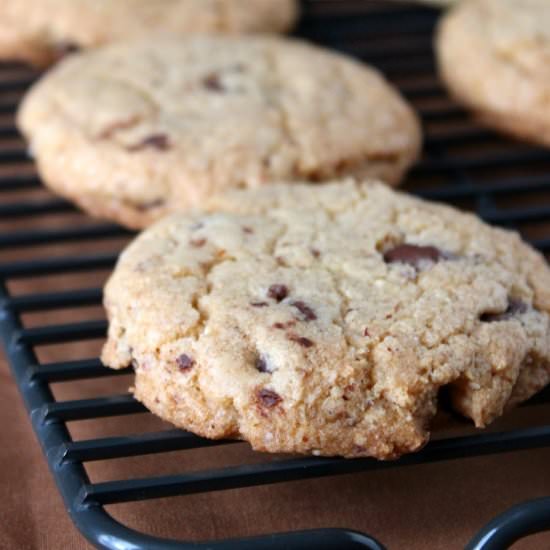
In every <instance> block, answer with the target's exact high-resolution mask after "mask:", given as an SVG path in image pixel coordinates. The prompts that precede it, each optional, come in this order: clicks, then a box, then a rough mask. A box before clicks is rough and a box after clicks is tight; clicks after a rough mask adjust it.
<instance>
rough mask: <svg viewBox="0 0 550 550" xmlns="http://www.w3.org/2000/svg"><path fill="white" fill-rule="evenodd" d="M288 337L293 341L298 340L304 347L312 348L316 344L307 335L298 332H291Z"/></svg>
mask: <svg viewBox="0 0 550 550" xmlns="http://www.w3.org/2000/svg"><path fill="white" fill-rule="evenodd" d="M288 339H289V340H290V341H291V342H296V343H297V344H300V346H302V347H303V348H311V347H312V346H314V345H315V344H314V343H313V342H312V341H311V340H310V339H309V338H306V337H305V336H298V334H289V335H288Z"/></svg>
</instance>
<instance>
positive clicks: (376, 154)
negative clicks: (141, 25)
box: [18, 37, 420, 227]
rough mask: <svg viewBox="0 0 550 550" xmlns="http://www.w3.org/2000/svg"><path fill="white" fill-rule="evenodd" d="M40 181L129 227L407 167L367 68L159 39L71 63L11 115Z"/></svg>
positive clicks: (403, 109) (280, 48) (389, 103)
mask: <svg viewBox="0 0 550 550" xmlns="http://www.w3.org/2000/svg"><path fill="white" fill-rule="evenodd" d="M18 123H19V127H20V128H21V130H22V131H23V132H24V134H25V135H26V137H27V138H28V140H29V142H30V147H31V150H32V152H33V153H34V155H35V157H36V160H37V162H38V167H39V170H40V173H41V175H42V177H43V179H44V180H45V181H46V183H47V184H49V185H50V186H51V187H52V189H54V190H55V191H56V192H58V193H59V194H61V195H64V196H66V197H68V198H70V199H72V200H74V201H75V202H77V203H78V204H80V205H81V206H82V207H83V208H85V209H87V210H88V211H89V212H91V213H92V214H95V215H98V216H103V217H108V218H112V219H114V220H117V221H119V222H120V223H123V224H125V225H128V226H131V227H144V226H146V225H148V224H149V223H151V222H152V221H153V220H156V219H157V218H159V217H160V216H161V215H163V214H166V213H167V212H171V211H174V210H178V209H182V208H186V207H189V206H198V205H200V204H201V203H202V202H204V200H205V199H206V198H207V197H209V196H210V195H211V194H213V193H214V192H218V191H221V190H223V189H225V188H228V187H229V188H230V187H257V186H260V185H263V184H265V183H269V182H271V181H274V180H283V179H284V180H289V181H290V180H295V179H303V180H309V181H319V180H323V179H327V178H331V177H335V176H339V175H342V174H350V173H351V174H367V175H370V176H376V177H380V178H382V179H384V180H386V181H388V182H390V183H397V182H398V181H399V180H400V179H401V176H402V175H403V173H404V171H405V170H406V168H407V167H408V166H409V165H410V164H411V162H412V161H413V160H414V159H415V158H416V157H417V155H418V152H419V148H420V129H419V124H418V121H417V118H416V116H415V115H414V113H413V112H412V110H411V109H410V108H409V107H408V105H407V104H406V103H405V102H404V101H403V99H402V98H401V97H400V96H399V94H398V93H397V91H395V90H394V89H393V88H392V87H391V86H390V85H389V84H388V83H387V82H386V81H385V80H384V79H383V77H382V76H381V75H380V74H379V73H378V72H376V71H374V70H373V69H370V68H368V67H366V66H364V65H361V64H360V63H358V62H356V61H353V60H351V59H348V58H346V57H343V56H341V55H339V54H335V53H331V52H328V51H326V50H323V49H320V48H317V47H314V46H309V45H307V44H304V43H300V42H296V41H291V40H287V39H282V38H227V37H198V38H197V37H196V38H191V39H179V38H159V39H149V40H144V41H138V42H134V43H132V44H124V45H123V44H120V45H114V46H110V47H108V48H105V49H102V50H101V51H100V50H96V51H94V52H89V53H86V54H83V55H76V56H73V57H72V58H71V59H67V60H66V61H65V62H63V63H61V64H60V65H59V66H57V67H56V68H55V69H53V71H52V72H51V73H50V74H49V75H47V76H46V77H45V78H44V79H43V80H42V81H41V82H40V83H38V85H37V86H36V87H35V88H34V89H33V90H32V91H31V92H30V94H29V95H28V97H27V98H26V99H25V101H24V102H23V105H22V107H21V110H20V112H19V115H18Z"/></svg>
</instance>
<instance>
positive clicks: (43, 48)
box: [0, 0, 298, 65]
mask: <svg viewBox="0 0 550 550" xmlns="http://www.w3.org/2000/svg"><path fill="white" fill-rule="evenodd" d="M297 11H298V9H297V3H296V0H2V1H1V2H0V21H1V23H2V24H1V26H0V59H21V60H23V61H29V62H31V63H34V64H37V65H46V64H49V63H51V62H52V61H56V60H57V59H59V58H60V57H61V56H63V55H64V54H65V53H66V52H67V51H70V50H73V49H75V48H89V47H94V46H99V45H101V44H108V43H111V42H120V41H124V40H131V39H136V38H139V37H142V36H144V35H146V34H149V33H151V32H172V33H175V34H180V35H188V34H194V33H205V32H208V33H224V34H241V33H257V32H283V31H285V30H287V29H289V28H290V27H291V26H292V24H293V22H294V21H295V19H296V17H297Z"/></svg>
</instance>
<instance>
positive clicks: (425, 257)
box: [384, 244, 445, 269]
mask: <svg viewBox="0 0 550 550" xmlns="http://www.w3.org/2000/svg"><path fill="white" fill-rule="evenodd" d="M442 258H445V255H444V254H443V252H441V250H439V249H438V248H436V247H435V246H418V245H416V244H400V245H397V246H396V247H394V248H392V249H391V250H388V251H387V252H385V253H384V261H385V262H386V263H388V264H393V263H397V262H400V263H404V264H409V265H412V266H413V267H414V268H416V269H418V268H419V267H420V266H421V265H422V263H423V262H426V261H429V262H434V263H435V262H438V261H439V260H440V259H442Z"/></svg>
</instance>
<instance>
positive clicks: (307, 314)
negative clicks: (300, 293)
mask: <svg viewBox="0 0 550 550" xmlns="http://www.w3.org/2000/svg"><path fill="white" fill-rule="evenodd" d="M290 305H291V306H293V307H295V308H296V309H297V310H298V311H299V312H300V313H301V314H302V315H303V316H304V320H305V321H315V319H317V315H315V312H314V311H313V310H312V309H311V308H310V307H309V306H308V305H307V304H305V303H304V302H302V301H300V300H298V301H296V302H292V303H291V304H290Z"/></svg>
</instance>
